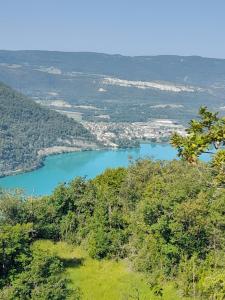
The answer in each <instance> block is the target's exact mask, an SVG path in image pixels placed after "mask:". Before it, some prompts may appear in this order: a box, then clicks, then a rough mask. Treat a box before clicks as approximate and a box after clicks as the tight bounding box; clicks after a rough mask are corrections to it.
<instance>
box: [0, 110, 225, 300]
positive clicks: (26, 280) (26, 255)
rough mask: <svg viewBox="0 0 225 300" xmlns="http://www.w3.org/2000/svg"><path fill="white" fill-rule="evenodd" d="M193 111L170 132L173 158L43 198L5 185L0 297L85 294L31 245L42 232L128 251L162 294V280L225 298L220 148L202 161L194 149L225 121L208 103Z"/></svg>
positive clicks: (108, 254)
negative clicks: (186, 123) (184, 131)
mask: <svg viewBox="0 0 225 300" xmlns="http://www.w3.org/2000/svg"><path fill="white" fill-rule="evenodd" d="M200 116H201V120H200V121H192V122H191V123H190V127H189V129H188V131H189V135H188V136H186V137H180V136H178V135H175V136H174V137H173V139H172V143H173V144H174V145H175V144H176V147H177V148H178V150H179V155H180V156H181V157H182V159H181V160H179V161H178V160H174V161H171V162H166V161H151V160H147V159H145V160H138V161H135V162H133V163H131V164H130V166H129V167H128V168H117V169H108V170H106V171H105V172H104V173H103V174H101V175H99V176H97V177H96V178H94V179H92V180H86V179H85V178H75V179H74V180H73V181H71V182H70V183H69V184H67V185H66V184H61V185H59V186H58V187H57V188H56V189H55V191H54V192H53V194H52V195H50V196H45V197H41V198H34V199H33V198H30V197H29V198H25V197H24V196H23V194H20V193H18V192H17V193H16V192H5V191H2V192H1V195H0V274H1V276H0V287H1V294H0V299H5V300H6V299H7V300H10V299H12V300H14V299H18V300H26V299H33V300H34V299H35V300H36V299H46V300H47V299H54V300H57V299H59V300H61V299H82V291H80V290H79V288H77V289H72V288H71V287H70V284H69V278H68V277H65V272H64V271H63V270H64V268H65V266H66V264H67V263H68V261H63V260H60V259H59V257H57V256H55V255H53V254H51V253H48V251H43V250H41V249H38V248H37V247H35V246H34V245H35V241H37V240H46V239H48V240H49V239H50V240H52V241H54V242H57V241H66V242H67V243H68V244H73V245H80V246H81V247H82V248H84V249H86V251H87V252H88V253H89V256H90V257H93V258H96V259H98V260H99V261H102V260H106V259H107V260H117V261H120V260H128V261H129V262H130V266H131V268H132V269H133V270H136V271H138V272H141V273H143V274H145V276H146V277H145V278H146V281H147V283H148V287H149V289H150V290H151V291H152V292H153V293H154V295H155V297H156V299H157V298H158V299H169V298H164V296H166V295H165V290H164V286H165V285H166V283H168V282H170V283H171V284H172V285H173V286H174V288H175V289H176V290H177V294H178V295H179V299H186V298H187V299H204V300H205V299H215V300H216V299H217V300H222V299H224V298H225V265H224V262H225V251H224V250H225V244H224V243H225V234H224V230H225V219H224V215H225V188H224V180H222V177H223V179H224V178H225V174H224V173H222V169H221V166H222V167H223V164H222V162H224V157H222V154H223V151H224V150H223V149H221V150H219V151H218V152H217V153H216V154H214V159H213V160H212V162H209V163H203V162H200V161H199V160H198V157H199V155H200V154H201V153H202V152H204V151H207V147H211V146H210V144H211V142H214V143H215V145H216V147H217V148H218V147H219V146H218V141H219V140H220V135H221V127H220V126H222V124H223V129H224V122H225V120H224V119H219V118H218V117H217V115H216V114H212V113H210V112H208V111H207V110H206V108H202V109H201V110H200ZM219 128H220V131H219V130H217V131H216V129H219ZM222 134H223V132H222ZM210 139H211V140H210ZM222 144H223V140H222V141H221V145H222ZM220 151H222V152H220ZM221 153H222V154H221ZM102 284H103V285H104V282H103V283H102ZM121 299H122V298H121ZM125 299H142V298H140V297H139V295H137V296H136V297H135V298H134V297H127V298H125ZM154 299H155V298H154ZM170 299H172V298H170Z"/></svg>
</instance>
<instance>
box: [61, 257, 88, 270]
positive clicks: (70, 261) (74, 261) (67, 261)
mask: <svg viewBox="0 0 225 300" xmlns="http://www.w3.org/2000/svg"><path fill="white" fill-rule="evenodd" d="M60 260H61V262H62V263H63V265H64V267H66V268H73V267H79V266H82V265H83V263H84V258H60Z"/></svg>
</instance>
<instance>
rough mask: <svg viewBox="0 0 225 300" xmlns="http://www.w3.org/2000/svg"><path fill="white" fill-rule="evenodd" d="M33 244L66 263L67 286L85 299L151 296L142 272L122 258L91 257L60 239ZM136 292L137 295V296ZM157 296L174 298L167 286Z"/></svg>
mask: <svg viewBox="0 0 225 300" xmlns="http://www.w3.org/2000/svg"><path fill="white" fill-rule="evenodd" d="M35 246H37V247H40V248H41V249H45V250H49V251H51V252H53V253H55V254H56V255H57V256H59V257H60V258H61V259H62V260H63V261H64V262H65V264H66V270H67V274H68V276H69V278H70V280H71V287H74V288H75V287H79V288H80V289H81V292H82V295H83V297H82V299H85V300H120V299H121V300H125V299H140V300H144V299H146V300H154V299H160V298H159V297H155V296H154V295H153V293H152V292H151V291H150V289H149V287H148V285H147V283H146V279H145V277H144V276H143V275H142V274H139V273H137V272H134V271H131V270H130V269H129V265H128V263H127V262H126V261H119V262H116V261H113V260H101V261H98V260H94V259H91V258H90V257H88V255H87V253H86V252H85V251H84V250H82V249H81V248H80V247H74V246H71V245H68V244H66V243H64V242H59V243H56V244H54V243H53V242H51V241H38V242H36V243H35ZM138 296H139V297H138ZM161 299H165V300H178V299H182V298H180V297H178V295H177V294H176V291H175V290H174V289H173V287H171V286H167V287H165V290H164V296H163V298H161Z"/></svg>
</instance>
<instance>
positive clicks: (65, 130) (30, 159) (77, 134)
mask: <svg viewBox="0 0 225 300" xmlns="http://www.w3.org/2000/svg"><path fill="white" fill-rule="evenodd" d="M95 142H96V140H95V138H94V137H93V136H92V135H91V134H90V132H89V131H88V130H87V129H85V128H84V127H83V126H82V125H81V124H79V123H77V122H75V121H74V120H72V119H69V118H67V117H66V116H63V115H61V114H59V113H57V112H54V111H50V110H48V109H46V108H43V107H41V106H39V105H38V104H36V103H35V102H34V101H32V100H30V99H27V98H26V97H25V96H23V95H22V94H19V93H17V92H16V91H14V90H12V89H11V88H10V87H8V86H6V85H4V84H3V83H0V176H2V175H4V174H7V173H9V172H11V171H16V170H20V169H22V170H24V169H30V168H32V167H35V166H37V165H38V164H40V163H41V157H40V156H39V155H38V151H39V150H41V149H44V148H48V147H52V146H69V147H70V146H73V147H76V148H77V149H79V148H83V149H84V148H85V147H86V148H88V146H89V145H90V147H91V146H92V147H93V146H94V145H96V144H95Z"/></svg>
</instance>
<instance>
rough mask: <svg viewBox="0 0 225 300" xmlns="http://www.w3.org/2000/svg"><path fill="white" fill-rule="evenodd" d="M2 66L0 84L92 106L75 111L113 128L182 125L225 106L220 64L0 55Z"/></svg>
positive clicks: (37, 95) (17, 53)
mask: <svg viewBox="0 0 225 300" xmlns="http://www.w3.org/2000/svg"><path fill="white" fill-rule="evenodd" d="M0 62H1V63H0V80H2V81H4V82H6V83H7V84H9V85H10V86H12V87H14V88H15V89H17V90H19V91H21V92H23V93H24V94H26V95H28V96H31V97H34V98H35V99H41V100H53V99H63V100H65V101H67V102H69V103H71V104H72V105H82V106H83V105H91V106H92V108H90V109H87V107H76V108H75V109H74V110H75V111H77V112H81V113H82V114H83V115H82V117H83V118H84V119H86V120H94V121H99V120H106V121H107V119H102V118H101V117H100V118H99V117H98V116H102V115H109V116H110V120H111V121H113V122H118V121H128V122H134V121H147V120H148V119H149V118H172V119H177V120H179V121H181V122H184V123H185V122H186V121H188V120H189V119H190V118H192V117H193V116H194V115H196V113H197V110H198V107H199V106H200V105H202V104H203V103H204V104H205V105H207V106H208V107H209V108H211V109H216V110H218V109H219V108H220V107H223V106H224V99H225V97H224V95H225V93H224V92H225V88H224V87H225V60H223V59H212V58H203V57H197V56H190V57H181V56H169V55H164V56H140V57H128V56H122V55H106V54H100V53H82V52H81V53H66V52H50V51H0ZM105 77H113V78H119V79H123V80H124V79H125V80H131V81H148V82H149V81H150V82H152V81H154V82H160V83H161V84H165V83H166V84H170V85H171V84H172V85H174V84H178V85H184V86H186V87H189V86H192V87H193V88H194V91H192V92H190V91H181V92H172V91H168V90H167V91H165V90H164V91H163V90H160V89H142V88H137V87H134V86H133V87H132V86H130V87H127V86H120V85H118V84H117V85H108V84H105V83H104V78H105ZM157 105H160V106H157ZM174 105H175V106H174ZM93 106H94V108H93Z"/></svg>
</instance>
